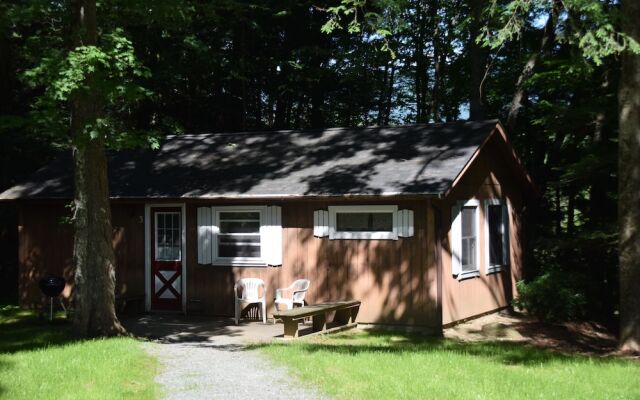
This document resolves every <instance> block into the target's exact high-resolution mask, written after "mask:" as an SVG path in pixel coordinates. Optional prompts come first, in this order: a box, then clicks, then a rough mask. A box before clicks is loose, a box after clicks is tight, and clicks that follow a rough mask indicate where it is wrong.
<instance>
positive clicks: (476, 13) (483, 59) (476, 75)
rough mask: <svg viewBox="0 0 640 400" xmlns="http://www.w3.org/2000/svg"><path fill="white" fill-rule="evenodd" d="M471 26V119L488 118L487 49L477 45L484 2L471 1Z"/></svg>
mask: <svg viewBox="0 0 640 400" xmlns="http://www.w3.org/2000/svg"><path fill="white" fill-rule="evenodd" d="M469 3H470V6H471V26H470V29H469V30H470V37H469V58H471V60H470V61H471V88H470V92H469V119H471V120H482V119H485V118H486V113H485V107H484V95H483V89H482V80H483V78H484V71H485V69H486V68H487V56H488V52H487V49H485V48H484V47H482V46H481V45H480V44H478V43H476V38H477V37H478V35H479V34H480V26H481V25H482V8H483V5H484V4H485V1H484V0H471V1H470V2H469Z"/></svg>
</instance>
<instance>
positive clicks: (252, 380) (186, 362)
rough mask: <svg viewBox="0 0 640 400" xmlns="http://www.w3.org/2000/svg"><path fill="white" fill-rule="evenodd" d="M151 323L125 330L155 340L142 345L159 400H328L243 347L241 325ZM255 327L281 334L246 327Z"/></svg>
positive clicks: (244, 337) (272, 328)
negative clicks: (155, 369) (152, 365)
mask: <svg viewBox="0 0 640 400" xmlns="http://www.w3.org/2000/svg"><path fill="white" fill-rule="evenodd" d="M154 319H155V320H154V321H152V322H153V324H149V325H145V324H146V322H145V321H142V322H141V321H134V324H133V325H132V326H130V329H132V330H133V331H134V332H135V331H136V329H137V330H138V333H145V336H146V337H152V338H154V337H155V340H154V341H151V342H146V343H143V346H144V348H145V350H146V351H147V352H149V353H150V354H152V355H153V356H155V357H157V358H158V359H159V361H160V364H161V365H160V372H159V374H158V376H156V382H158V383H159V384H160V385H161V386H162V395H163V396H162V398H164V399H172V400H173V399H243V400H247V399H254V398H255V399H264V400H267V399H290V398H296V399H310V400H311V399H313V400H315V399H328V397H327V396H325V395H322V394H320V393H319V392H318V391H317V390H316V389H314V388H312V387H310V386H307V385H304V384H302V383H301V382H300V381H299V380H298V379H296V378H295V377H293V376H291V375H290V374H289V373H288V371H287V370H286V368H284V367H282V366H279V365H276V364H274V363H273V362H271V361H270V360H269V359H267V358H266V357H265V356H264V355H262V354H261V353H260V352H259V351H258V350H249V349H247V347H246V346H245V344H246V343H247V342H248V340H249V339H247V336H250V335H247V334H245V333H242V331H241V330H242V329H247V328H246V326H245V327H237V328H236V327H233V326H229V325H228V324H224V325H220V326H207V325H198V324H193V323H190V324H182V322H179V323H173V321H162V322H161V321H158V320H157V318H154ZM159 322H160V323H159ZM178 324H182V325H178ZM145 326H153V329H154V330H156V331H157V329H158V327H162V326H164V327H174V329H175V330H174V331H172V332H150V331H149V332H144V328H145ZM256 329H257V330H258V333H260V332H265V334H266V335H267V336H269V335H271V332H272V331H278V332H281V331H282V325H279V326H273V325H272V326H265V325H262V324H259V325H253V327H250V328H249V330H256ZM154 333H156V334H155V335H154ZM253 337H255V334H254V335H253ZM263 340H265V339H264V338H263ZM267 340H268V339H267Z"/></svg>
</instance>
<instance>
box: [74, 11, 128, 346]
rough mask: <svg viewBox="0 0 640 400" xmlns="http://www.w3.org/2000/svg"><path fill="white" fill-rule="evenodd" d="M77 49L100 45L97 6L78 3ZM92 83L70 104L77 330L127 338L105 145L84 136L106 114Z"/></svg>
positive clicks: (102, 142) (101, 140)
mask: <svg viewBox="0 0 640 400" xmlns="http://www.w3.org/2000/svg"><path fill="white" fill-rule="evenodd" d="M73 11H74V18H75V22H76V26H75V27H76V32H75V36H74V44H75V45H76V46H88V45H95V44H96V43H97V28H96V2H95V0H77V1H76V2H74V4H73ZM94 84H95V83H94V82H93V78H92V77H91V76H89V77H88V78H87V86H88V89H86V90H81V91H79V92H78V93H77V94H76V95H75V96H74V98H73V100H72V101H71V133H72V137H73V142H74V149H73V153H74V163H75V171H74V173H75V198H74V208H75V209H74V228H75V237H74V243H73V257H74V263H75V268H76V269H75V301H74V303H75V314H74V320H73V328H74V332H75V334H76V335H78V336H81V337H87V336H89V337H94V336H114V335H120V334H123V333H125V330H124V328H123V327H122V325H120V322H119V321H118V318H117V317H116V313H115V306H114V300H115V299H114V297H115V294H114V289H115V254H114V251H113V245H112V230H111V208H110V206H109V185H108V181H107V159H106V156H105V140H104V137H103V136H102V135H99V136H98V137H97V138H95V139H91V138H89V137H88V135H86V134H85V133H84V132H83V131H84V129H85V126H86V125H87V124H89V123H92V122H94V121H95V120H96V118H97V117H98V116H99V115H100V113H101V106H100V101H99V96H97V95H96V93H95V91H94V89H92V87H93V86H94Z"/></svg>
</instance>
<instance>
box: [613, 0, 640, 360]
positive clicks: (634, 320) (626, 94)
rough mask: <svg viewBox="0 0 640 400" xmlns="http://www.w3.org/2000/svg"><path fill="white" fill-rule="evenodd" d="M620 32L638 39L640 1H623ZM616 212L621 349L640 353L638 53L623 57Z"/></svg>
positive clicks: (639, 74) (639, 61)
mask: <svg viewBox="0 0 640 400" xmlns="http://www.w3.org/2000/svg"><path fill="white" fill-rule="evenodd" d="M621 7H622V15H623V18H624V19H623V25H622V26H623V32H625V33H626V34H628V35H629V36H630V37H632V38H634V39H635V40H636V41H639V42H640V25H638V20H640V2H638V1H637V0H624V1H623V2H622V5H621ZM618 101H619V105H620V138H619V142H618V145H619V158H618V184H619V186H618V212H619V218H620V349H621V350H622V351H629V352H640V295H639V293H640V162H638V155H639V154H640V56H638V55H637V54H631V52H627V53H625V54H624V55H623V56H622V75H621V78H620V92H619V94H618Z"/></svg>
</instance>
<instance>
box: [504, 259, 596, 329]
mask: <svg viewBox="0 0 640 400" xmlns="http://www.w3.org/2000/svg"><path fill="white" fill-rule="evenodd" d="M517 288H518V297H517V298H515V299H514V300H513V305H514V307H516V308H519V309H523V310H526V311H527V312H528V313H529V314H530V315H533V316H535V317H537V318H540V319H542V320H545V321H552V320H572V319H577V318H581V317H584V315H585V311H586V310H585V308H586V305H587V301H586V299H585V296H584V294H583V293H582V290H580V289H579V285H578V284H577V283H576V282H573V281H572V279H571V278H570V275H568V274H566V273H562V272H560V271H557V270H551V271H547V272H545V273H543V274H542V275H540V276H538V277H536V278H534V279H533V280H531V281H530V282H525V281H519V282H518V283H517Z"/></svg>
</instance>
